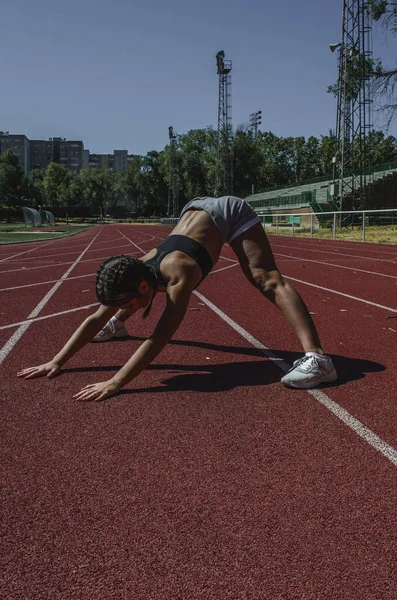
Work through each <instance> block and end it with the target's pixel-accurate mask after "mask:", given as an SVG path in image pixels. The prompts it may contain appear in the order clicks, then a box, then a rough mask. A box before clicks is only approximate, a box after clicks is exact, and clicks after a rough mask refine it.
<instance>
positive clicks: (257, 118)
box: [249, 110, 262, 140]
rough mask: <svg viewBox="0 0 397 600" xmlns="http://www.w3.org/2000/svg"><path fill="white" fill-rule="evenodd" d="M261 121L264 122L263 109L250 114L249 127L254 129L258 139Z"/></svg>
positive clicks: (253, 133)
mask: <svg viewBox="0 0 397 600" xmlns="http://www.w3.org/2000/svg"><path fill="white" fill-rule="evenodd" d="M261 123H262V111H261V110H257V111H256V112H254V113H251V114H250V124H249V128H250V129H251V131H252V135H253V136H254V140H256V138H257V135H258V129H259V125H260V124H261Z"/></svg>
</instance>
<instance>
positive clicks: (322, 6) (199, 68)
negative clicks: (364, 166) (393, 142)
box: [0, 0, 397, 155]
mask: <svg viewBox="0 0 397 600" xmlns="http://www.w3.org/2000/svg"><path fill="white" fill-rule="evenodd" d="M341 14H342V0H303V1H302V2H300V1H299V0H283V1H282V2H280V1H277V0H244V1H242V0H194V1H193V0H144V1H141V2H137V1H136V0H106V1H105V0H62V1H60V0H34V1H32V0H2V2H1V5H0V16H1V19H0V22H1V26H0V130H2V131H9V132H10V133H14V134H25V135H27V137H28V138H30V139H48V138H49V137H58V136H59V137H64V138H67V139H70V140H72V139H78V140H83V142H84V147H85V148H86V149H89V150H90V152H93V153H112V152H113V151H114V150H119V149H127V150H128V151H129V153H131V154H141V155H144V154H146V153H147V152H149V151H150V150H158V151H160V150H162V149H163V148H164V147H165V146H166V144H167V143H168V127H169V126H170V125H172V126H173V128H174V132H175V133H179V134H181V133H185V132H187V131H188V130H189V129H197V128H203V127H207V126H212V127H214V128H216V127H217V111H218V76H217V72H216V59H215V55H216V53H217V52H218V51H219V50H224V52H225V58H226V59H227V60H231V61H232V73H231V74H232V122H233V126H238V125H240V124H243V123H247V122H248V120H249V115H250V113H252V112H255V111H257V110H262V126H261V129H262V130H263V131H272V132H273V133H274V134H276V135H278V136H283V137H287V136H300V135H302V136H304V137H308V136H310V135H314V136H320V135H321V134H323V135H326V134H327V133H328V131H329V130H330V129H335V121H336V100H335V98H333V96H332V95H330V94H327V92H326V88H327V86H328V85H329V84H332V83H334V82H335V81H336V79H337V53H335V54H332V53H331V51H330V49H329V44H330V43H333V42H338V41H339V40H340V37H341ZM396 50H397V37H393V36H392V35H389V36H387V37H386V36H385V34H384V32H383V31H382V29H381V28H380V26H379V25H376V27H375V29H374V56H375V57H378V56H380V57H384V58H385V63H386V65H387V66H389V67H395V65H396V62H397V52H396ZM395 57H396V58H395ZM378 125H379V126H381V125H382V123H381V122H378ZM390 133H392V134H393V135H397V126H396V125H395V124H392V127H391V130H390Z"/></svg>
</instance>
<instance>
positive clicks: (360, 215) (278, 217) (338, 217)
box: [257, 208, 397, 243]
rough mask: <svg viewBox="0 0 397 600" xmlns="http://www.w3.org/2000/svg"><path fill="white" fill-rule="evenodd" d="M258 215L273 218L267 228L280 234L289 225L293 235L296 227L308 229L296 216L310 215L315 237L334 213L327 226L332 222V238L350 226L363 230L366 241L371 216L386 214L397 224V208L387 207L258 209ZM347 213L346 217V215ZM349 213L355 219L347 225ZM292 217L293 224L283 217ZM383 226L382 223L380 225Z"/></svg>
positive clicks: (265, 224)
mask: <svg viewBox="0 0 397 600" xmlns="http://www.w3.org/2000/svg"><path fill="white" fill-rule="evenodd" d="M385 213H387V214H385ZM257 215H258V217H261V218H263V219H265V218H266V217H267V218H269V219H270V218H271V219H272V222H271V223H270V222H268V223H266V221H264V223H263V224H264V226H265V229H266V228H270V227H271V228H274V227H275V229H276V235H278V233H279V230H280V229H281V228H286V227H288V229H291V231H292V236H294V234H295V229H306V227H302V226H301V225H296V224H295V218H297V217H299V218H301V217H310V237H313V232H314V229H316V230H318V229H319V228H320V227H322V225H321V218H322V217H324V216H326V215H332V216H331V217H330V221H328V224H327V227H330V225H329V223H331V227H332V239H333V240H335V239H336V232H337V231H338V230H339V231H340V230H341V229H343V228H344V227H346V226H348V227H359V228H361V230H362V235H361V241H363V242H365V232H366V220H368V219H369V217H371V216H374V215H380V216H382V215H383V216H384V218H386V216H389V215H390V217H391V219H392V223H393V224H394V223H395V224H396V226H397V208H390V209H388V208H385V209H381V210H355V211H351V210H341V211H338V212H333V211H330V212H319V213H314V212H307V213H274V212H273V213H261V212H259V211H257ZM344 215H346V217H345V216H344ZM347 215H352V216H353V219H352V223H350V224H348V225H346V221H347ZM291 217H292V222H291V224H289V223H286V222H283V219H284V220H285V219H289V218H291ZM315 217H317V219H316V227H315V222H314V221H315ZM380 227H381V225H380ZM395 243H397V231H396V242H395Z"/></svg>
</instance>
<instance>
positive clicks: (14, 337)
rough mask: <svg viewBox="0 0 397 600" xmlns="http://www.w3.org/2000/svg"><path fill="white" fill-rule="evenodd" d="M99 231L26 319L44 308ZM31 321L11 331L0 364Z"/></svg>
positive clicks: (32, 317) (1, 351)
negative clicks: (11, 333)
mask: <svg viewBox="0 0 397 600" xmlns="http://www.w3.org/2000/svg"><path fill="white" fill-rule="evenodd" d="M101 231H102V229H101V230H100V231H99V232H98V233H97V235H96V236H95V237H94V238H93V239H92V240H91V242H90V243H89V244H88V246H87V247H86V248H85V250H83V252H82V253H81V254H80V256H79V257H78V258H76V260H75V261H74V263H73V264H72V265H71V266H70V267H69V269H68V270H67V271H66V272H65V273H64V275H63V276H62V277H61V280H60V281H58V282H57V283H56V284H55V285H54V286H53V287H52V288H51V289H50V290H49V291H48V292H47V294H46V295H45V296H44V298H43V299H42V300H41V301H40V302H39V303H38V305H37V306H36V308H34V309H33V310H32V312H31V313H30V315H28V319H34V317H37V315H38V314H39V312H40V311H41V310H42V309H43V308H44V306H45V305H46V304H47V302H48V301H49V300H50V298H51V297H52V296H53V294H55V292H56V291H57V289H58V288H59V286H61V285H62V283H63V280H64V279H66V278H67V277H68V275H69V274H70V273H71V271H72V270H73V269H74V268H75V266H76V265H77V264H78V262H79V261H80V259H81V258H82V257H83V256H84V254H85V253H86V252H87V250H89V248H90V247H91V246H92V244H93V243H94V242H95V240H96V239H97V237H98V235H99V234H100V233H101ZM31 323H32V321H28V322H26V323H23V324H22V325H20V327H19V328H18V329H17V330H16V331H15V332H14V333H13V335H12V336H11V338H10V339H9V340H8V342H6V344H5V345H4V346H3V347H2V349H1V350H0V365H1V364H2V362H3V361H4V360H5V358H6V357H7V356H8V354H9V353H10V352H11V350H12V349H13V348H14V346H15V345H16V344H17V343H18V341H19V340H20V339H21V337H22V336H23V334H24V333H25V331H26V330H27V329H28V327H29V326H30V324H31Z"/></svg>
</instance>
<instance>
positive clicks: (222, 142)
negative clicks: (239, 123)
mask: <svg viewBox="0 0 397 600" xmlns="http://www.w3.org/2000/svg"><path fill="white" fill-rule="evenodd" d="M216 66H217V73H218V77H219V95H218V140H217V158H216V171H215V196H216V197H217V196H221V195H227V194H231V193H232V191H233V128H232V103H231V98H232V76H231V75H230V72H231V70H232V61H231V60H225V53H224V51H223V50H220V51H219V52H218V53H217V55H216Z"/></svg>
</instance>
